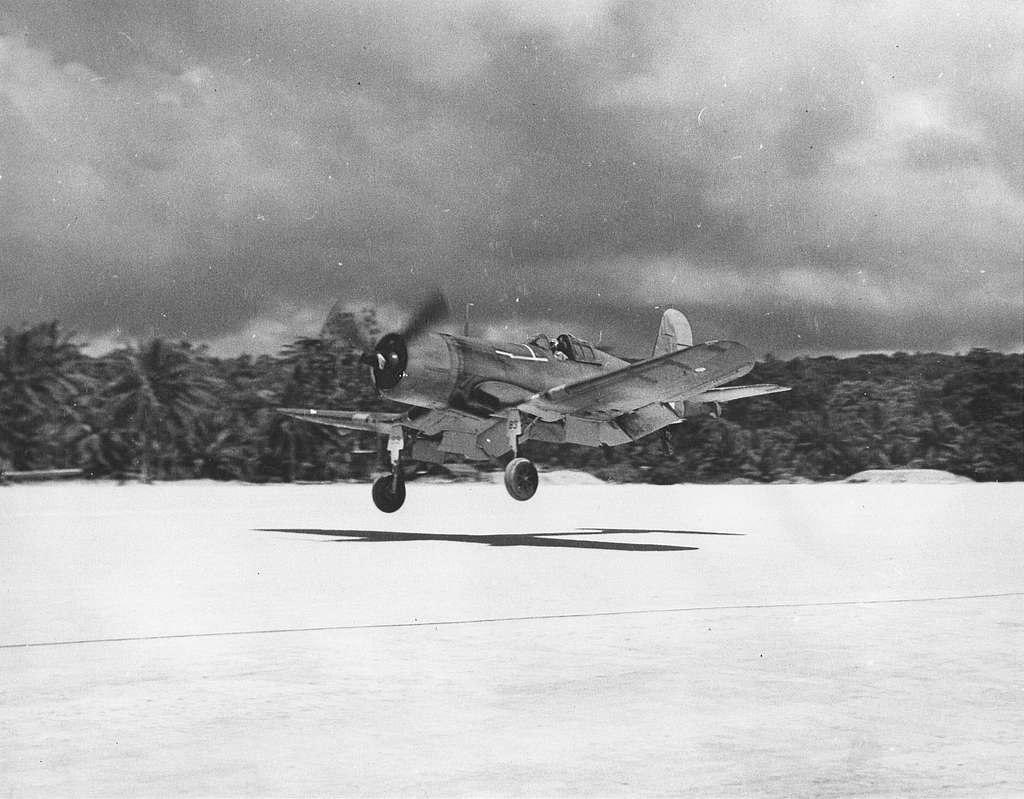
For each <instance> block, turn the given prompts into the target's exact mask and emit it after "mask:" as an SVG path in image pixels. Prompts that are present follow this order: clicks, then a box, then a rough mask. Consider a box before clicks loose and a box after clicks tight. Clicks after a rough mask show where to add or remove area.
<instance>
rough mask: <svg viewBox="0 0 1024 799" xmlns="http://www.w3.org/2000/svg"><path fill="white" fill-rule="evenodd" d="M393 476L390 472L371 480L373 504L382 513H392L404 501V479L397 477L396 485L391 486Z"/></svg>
mask: <svg viewBox="0 0 1024 799" xmlns="http://www.w3.org/2000/svg"><path fill="white" fill-rule="evenodd" d="M393 485H394V477H392V476H391V475H390V474H387V475H384V476H383V477H378V478H377V479H376V480H374V481H373V504H374V505H376V506H377V510H380V511H383V512H384V513H394V512H395V511H396V510H398V509H399V508H400V507H402V505H403V504H404V503H405V480H403V479H402V478H401V477H399V478H398V485H397V486H396V487H394V488H393Z"/></svg>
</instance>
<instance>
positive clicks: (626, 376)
mask: <svg viewBox="0 0 1024 799" xmlns="http://www.w3.org/2000/svg"><path fill="white" fill-rule="evenodd" d="M753 368H754V356H753V354H752V353H751V352H750V350H748V349H747V348H746V347H744V346H743V345H742V344H738V343H737V342H735V341H709V342H707V343H705V344H698V345H697V346H695V347H688V348H686V349H682V350H678V351H676V352H670V353H668V354H666V355H661V356H659V357H657V358H651V359H650V360H647V361H641V362H640V363H634V364H630V365H629V366H625V367H623V368H621V369H616V370H615V371H611V372H605V373H603V374H600V375H597V376H596V377H588V378H586V379H584V380H580V381H578V382H576V383H568V384H566V385H562V386H555V387H554V388H551V389H548V390H547V391H542V392H540V393H539V394H534V395H533V396H532V397H530V399H529V400H527V401H526V402H524V403H522V404H520V405H519V406H518V407H519V409H520V410H523V411H526V412H528V413H534V414H537V415H542V416H543V415H545V414H572V415H575V416H584V417H588V418H592V419H610V418H614V417H616V416H620V415H622V414H624V413H629V412H630V411H634V410H636V409H637V408H642V407H644V406H645V405H650V404H651V403H657V402H672V401H679V400H687V399H690V398H691V397H694V396H697V395H700V394H703V393H706V392H708V391H709V390H710V389H713V388H715V387H716V386H718V385H720V384H721V383H728V382H729V381H730V380H735V379H736V378H738V377H742V376H743V375H745V374H746V373H747V372H749V371H750V370H751V369H753Z"/></svg>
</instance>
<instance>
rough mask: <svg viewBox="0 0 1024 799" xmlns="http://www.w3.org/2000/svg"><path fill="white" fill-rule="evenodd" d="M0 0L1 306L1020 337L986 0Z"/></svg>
mask: <svg viewBox="0 0 1024 799" xmlns="http://www.w3.org/2000/svg"><path fill="white" fill-rule="evenodd" d="M7 7H8V9H9V10H8V11H7V12H0V146H2V150H0V159H2V161H0V175H2V177H0V211H2V216H0V277H2V278H3V284H4V290H3V292H2V293H0V322H3V323H11V322H17V321H20V320H22V319H24V320H35V319H39V318H43V317H47V316H58V317H60V318H62V319H63V320H65V321H66V322H67V323H69V324H71V325H73V326H75V327H76V328H77V329H79V330H81V331H83V332H84V333H86V334H91V335H97V336H104V335H110V334H111V331H115V332H116V331H121V332H122V333H124V334H132V335H143V334H148V333H154V332H155V333H160V334H164V335H186V336H189V337H193V338H206V339H213V340H216V341H219V342H220V345H219V346H220V347H221V348H222V349H230V348H231V347H235V348H238V347H241V346H245V345H246V343H248V344H249V345H251V346H257V347H260V346H262V347H271V348H272V347H273V346H275V345H276V344H277V343H279V342H280V340H281V339H282V338H286V337H287V336H289V335H293V334H297V333H302V332H310V331H311V330H314V329H315V327H316V324H317V323H316V317H317V315H318V314H320V313H322V312H323V311H324V310H326V308H327V307H328V306H329V305H330V302H331V298H332V297H343V298H348V299H351V300H352V301H353V302H356V303H359V302H373V303H376V304H379V305H381V306H382V307H383V309H384V312H385V314H386V315H387V314H391V315H394V314H395V308H396V307H401V306H406V307H408V305H409V304H410V303H411V301H413V300H414V299H415V298H416V297H418V296H421V295H422V294H423V292H424V291H425V290H426V289H427V287H429V286H431V285H433V284H439V285H441V286H442V287H443V288H444V289H445V290H446V291H447V292H448V293H449V294H450V295H451V298H452V302H453V305H455V306H456V307H459V306H460V305H461V303H462V302H474V303H475V309H474V314H475V316H476V318H477V320H478V322H479V323H480V327H481V328H486V329H487V330H489V331H493V332H502V331H505V330H508V331H509V332H511V333H520V332H523V331H525V330H527V329H529V328H531V327H535V326H542V327H546V326H548V325H553V326H556V327H562V326H566V327H569V328H576V329H577V330H579V331H580V332H582V333H585V334H587V335H591V336H593V337H597V336H598V335H603V336H604V337H605V339H606V340H608V339H610V338H613V337H615V338H618V339H620V340H622V341H624V342H625V343H626V345H627V347H630V346H632V347H634V348H639V346H640V344H641V342H642V341H644V340H645V339H646V338H647V337H648V336H649V335H650V333H651V331H648V330H646V328H647V327H654V326H656V324H657V308H658V307H664V306H666V305H670V304H674V305H677V306H679V307H681V308H683V309H685V310H687V311H688V312H689V313H690V314H691V316H692V317H693V319H694V323H695V327H696V331H697V333H698V335H704V336H706V337H709V338H710V337H715V336H724V335H729V336H735V337H737V338H740V339H741V340H745V341H747V342H749V343H752V344H754V345H755V346H756V347H757V348H759V349H761V350H763V351H768V350H773V351H775V352H779V353H788V352H796V351H818V352H820V351H830V350H844V351H848V350H853V349H899V348H904V349H932V348H944V349H957V348H961V349H963V348H966V347H969V346H973V345H981V346H990V347H1000V348H1005V347H1019V346H1021V344H1022V341H1021V330H1020V319H1021V314H1022V306H1024V298H1022V296H1021V295H1022V293H1024V289H1022V285H1021V282H1022V277H1021V275H1022V270H1024V261H1022V259H1024V234H1022V230H1024V156H1022V150H1024V104H1022V103H1021V100H1020V98H1021V97H1022V96H1024V49H1022V45H1021V42H1022V41H1024V11H1022V10H1021V8H1020V6H1018V5H1015V4H1012V3H1002V2H992V3H987V4H986V3H980V4H979V3H971V4H969V5H968V4H955V3H945V4H943V3H940V4H934V3H930V4H914V3H900V4H891V3H880V4H849V3H836V4H827V3H819V2H790V3H784V4H779V3H772V4H749V3H735V4H734V3H695V4H685V5H682V4H675V3H664V4H659V3H632V2H630V3H613V2H606V3H572V4H568V5H563V4H547V3H539V2H538V3H524V4H518V5H512V4H504V3H502V4H491V3H484V2H467V3H434V4H430V3H403V4H393V3H355V2H349V3H328V2H323V3H313V2H309V3H300V4H292V3H283V2H280V3H270V2H266V3H229V2H219V3H185V2H177V3H142V2H127V3H64V4H62V3H48V4H41V3H26V4H24V6H22V7H19V6H18V5H17V4H14V5H11V4H8V6H7ZM641 327H643V328H644V329H643V330H642V332H641V330H640V328H641Z"/></svg>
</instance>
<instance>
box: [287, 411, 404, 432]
mask: <svg viewBox="0 0 1024 799" xmlns="http://www.w3.org/2000/svg"><path fill="white" fill-rule="evenodd" d="M277 412H278V413H283V414H284V415H285V416H291V417H292V418H293V419H298V420H299V421H300V422H309V423H310V424H319V425H324V426H325V427H340V428H343V429H345V430H367V431H369V432H371V433H380V434H381V435H385V436H386V435H387V434H388V433H389V432H390V431H391V428H392V427H394V426H395V425H396V424H401V423H402V422H403V421H405V420H406V415H405V414H404V413H365V412H362V411H321V410H317V409H316V408H278V409H277Z"/></svg>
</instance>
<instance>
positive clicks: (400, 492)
mask: <svg viewBox="0 0 1024 799" xmlns="http://www.w3.org/2000/svg"><path fill="white" fill-rule="evenodd" d="M404 446H405V437H404V436H403V435H402V428H401V426H400V425H396V426H395V427H393V428H392V429H391V433H390V434H389V435H388V455H390V456H391V474H386V475H384V476H383V477H378V478H377V479H376V480H375V481H374V483H373V504H374V505H376V506H377V509H378V510H381V511H384V513H394V512H395V511H396V510H398V509H399V508H400V507H402V505H403V504H404V503H405V478H404V477H403V476H402V466H401V462H402V447H404Z"/></svg>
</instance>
